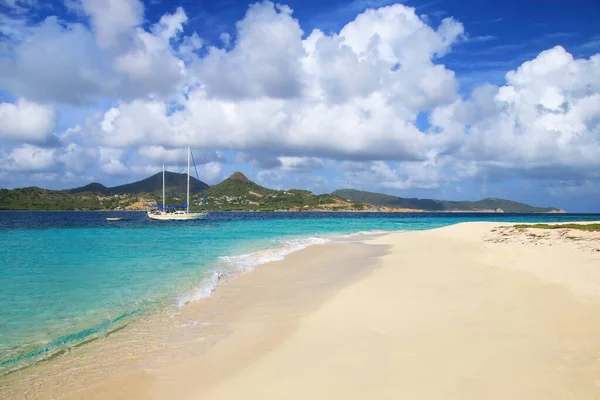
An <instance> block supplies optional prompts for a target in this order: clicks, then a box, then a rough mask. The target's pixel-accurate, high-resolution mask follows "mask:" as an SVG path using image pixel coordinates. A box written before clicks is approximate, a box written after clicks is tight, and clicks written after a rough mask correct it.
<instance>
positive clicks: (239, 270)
mask: <svg viewBox="0 0 600 400" xmlns="http://www.w3.org/2000/svg"><path fill="white" fill-rule="evenodd" d="M328 242H330V240H329V239H326V238H321V237H308V238H302V239H289V240H282V241H281V244H282V246H281V247H277V248H274V249H268V250H263V251H258V252H254V253H248V254H241V255H237V256H223V257H220V265H219V268H218V269H217V270H215V271H212V272H211V274H210V275H209V276H208V277H207V278H205V279H204V280H203V281H202V282H201V283H200V285H199V286H198V287H197V288H196V290H194V291H193V292H191V293H187V294H184V295H183V296H181V297H179V299H178V300H177V306H178V307H182V306H184V305H186V304H187V303H190V302H193V301H197V300H200V299H204V298H206V297H208V296H210V295H211V294H212V292H214V291H215V289H216V288H217V284H218V282H219V280H221V279H222V278H225V277H227V278H229V277H236V276H239V275H242V274H245V273H247V272H250V271H252V270H253V269H254V268H256V267H258V266H259V265H262V264H266V263H269V262H273V261H281V260H283V259H284V258H285V257H286V256H287V255H289V254H292V253H295V252H296V251H299V250H303V249H305V248H307V247H309V246H312V245H315V244H325V243H328Z"/></svg>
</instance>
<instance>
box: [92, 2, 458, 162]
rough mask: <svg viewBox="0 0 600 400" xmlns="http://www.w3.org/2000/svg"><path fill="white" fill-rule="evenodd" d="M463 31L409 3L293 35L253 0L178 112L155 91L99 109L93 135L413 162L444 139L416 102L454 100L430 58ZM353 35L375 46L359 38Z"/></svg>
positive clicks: (203, 64) (108, 141) (445, 75)
mask: <svg viewBox="0 0 600 400" xmlns="http://www.w3.org/2000/svg"><path fill="white" fill-rule="evenodd" d="M402 24H404V26H403V25H402ZM462 30H463V28H462V25H461V24H460V23H458V22H456V21H453V20H450V19H447V20H445V21H444V22H443V23H442V25H441V26H440V28H439V29H438V30H437V31H436V30H433V29H432V28H430V27H429V26H427V25H426V24H425V23H424V22H423V21H421V20H420V19H419V18H418V17H417V16H416V15H415V14H414V9H412V8H409V7H405V6H403V5H395V6H392V7H385V8H383V9H380V10H378V11H377V12H373V11H372V10H369V11H367V12H366V13H365V14H363V15H360V16H359V17H357V19H356V20H355V21H353V22H350V23H349V24H347V25H346V26H345V27H344V29H343V30H342V32H341V33H340V34H332V35H325V34H324V33H322V32H320V31H314V32H313V33H312V34H311V35H310V36H309V37H307V38H306V39H305V40H302V31H301V29H300V27H299V24H298V21H296V20H294V19H293V18H292V16H291V10H289V9H288V8H286V7H282V6H275V5H273V4H272V3H270V2H264V3H258V4H255V5H253V6H251V7H250V8H249V10H248V13H247V14H246V17H245V18H244V20H242V21H240V22H239V23H238V34H237V41H236V43H235V44H234V46H233V47H232V48H231V49H229V50H228V49H217V48H215V47H213V48H211V49H210V50H209V53H208V55H207V56H206V57H204V58H202V59H200V60H199V61H198V65H197V68H196V69H193V70H192V71H195V72H196V73H197V79H199V82H200V83H201V85H200V86H199V87H198V88H196V89H193V90H191V91H190V92H189V93H187V97H186V98H182V99H180V103H179V105H180V106H181V107H180V109H179V110H177V111H175V112H172V113H170V112H169V111H170V110H169V108H168V107H167V105H166V104H165V103H164V102H162V101H159V100H135V101H132V102H122V103H121V104H120V105H119V107H118V108H114V109H111V110H110V111H109V112H107V113H106V115H105V118H104V120H103V121H102V124H101V126H102V132H101V133H100V136H101V140H102V143H103V144H104V145H106V146H113V147H135V146H139V145H143V144H151V145H159V146H168V145H170V146H184V145H187V144H191V145H194V146H201V147H208V148H216V149H233V150H239V151H261V150H262V149H269V151H271V152H274V153H280V154H281V153H287V155H288V156H316V155H318V156H330V157H336V158H357V159H376V158H384V159H399V160H400V159H408V160H419V159H422V158H423V157H424V155H423V153H424V151H426V150H427V149H429V148H432V147H443V146H444V143H445V142H446V141H447V138H446V137H444V136H443V135H436V136H433V135H424V134H422V133H421V132H419V130H418V129H417V128H416V126H415V124H414V123H415V120H416V117H417V115H418V113H419V112H420V111H422V110H424V109H428V108H431V107H434V106H436V105H439V104H448V103H450V102H452V101H454V100H455V99H456V97H457V93H456V86H457V84H456V81H455V79H454V75H453V73H452V72H451V71H448V70H446V69H445V68H444V67H443V66H441V65H436V64H435V63H434V61H433V59H434V58H435V57H438V56H440V55H442V54H444V53H445V52H447V51H448V49H449V47H450V46H451V43H452V42H453V41H456V40H457V39H458V38H459V37H460V35H461V33H462ZM360 32H363V35H364V36H365V37H366V38H367V42H372V43H374V46H375V47H377V46H379V48H378V49H377V48H367V47H365V46H366V45H364V43H363V41H361V40H362V37H361V36H360ZM430 42H431V43H430ZM264 43H269V46H265V45H264ZM425 44H427V45H425ZM411 52H412V54H413V55H414V60H413V58H411V57H409V56H408V54H409V53H411ZM415 60H418V61H415ZM398 63H400V64H401V65H397V64H398ZM400 93H401V94H402V95H400Z"/></svg>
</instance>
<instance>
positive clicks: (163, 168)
mask: <svg viewBox="0 0 600 400" xmlns="http://www.w3.org/2000/svg"><path fill="white" fill-rule="evenodd" d="M162 210H163V212H165V164H163V209H162Z"/></svg>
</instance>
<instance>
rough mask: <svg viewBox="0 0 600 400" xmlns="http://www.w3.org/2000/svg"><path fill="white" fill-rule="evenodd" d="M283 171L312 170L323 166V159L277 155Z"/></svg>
mask: <svg viewBox="0 0 600 400" xmlns="http://www.w3.org/2000/svg"><path fill="white" fill-rule="evenodd" d="M279 161H280V162H281V169H282V170H284V171H296V172H302V171H312V170H317V169H321V168H323V160H321V159H320V158H317V157H279Z"/></svg>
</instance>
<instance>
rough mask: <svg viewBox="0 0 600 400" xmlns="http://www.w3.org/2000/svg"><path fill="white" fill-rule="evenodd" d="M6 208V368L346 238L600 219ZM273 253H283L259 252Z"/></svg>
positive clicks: (1, 264) (2, 265)
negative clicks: (164, 214)
mask: <svg viewBox="0 0 600 400" xmlns="http://www.w3.org/2000/svg"><path fill="white" fill-rule="evenodd" d="M108 215H115V213H94V212H89V213H83V212H63V213H58V212H57V213H50V212H0V243H2V246H1V247H0V287H1V291H0V304H1V308H0V373H1V372H7V371H10V370H14V369H16V368H20V367H23V366H26V365H28V364H30V363H32V362H35V361H38V360H40V359H44V358H47V357H49V356H51V355H52V354H54V353H56V352H57V351H60V350H62V349H64V348H65V347H69V346H74V345H77V344H78V343H80V342H81V341H83V340H88V339H90V338H95V337H99V336H103V335H105V334H106V333H108V332H110V331H111V330H112V329H116V328H118V327H119V326H122V325H123V324H125V323H127V322H128V321H130V320H132V318H135V317H136V315H142V314H144V313H148V312H152V311H154V310H160V309H164V308H165V307H179V306H181V305H183V304H185V303H186V302H188V301H193V300H196V299H199V298H201V297H205V296H207V295H210V293H211V291H212V290H213V289H214V286H215V284H216V282H217V280H218V278H219V277H220V276H223V275H230V276H231V275H236V274H239V273H241V272H244V271H247V270H250V269H251V268H253V267H255V266H257V265H259V264H261V263H264V262H267V261H270V260H273V259H278V258H281V257H283V256H284V255H285V254H287V253H289V252H291V251H294V250H298V249H301V248H304V247H306V246H308V245H310V244H313V243H321V242H323V241H324V239H326V238H328V237H330V236H332V235H339V234H348V233H356V232H368V231H375V230H382V231H394V230H419V229H430V228H435V227H441V226H445V225H450V224H454V223H458V222H462V221H474V220H495V221H522V222H551V221H569V220H598V219H600V216H598V215H595V216H594V215H506V214H505V215H502V214H493V215H492V214H489V215H488V214H450V215H448V214H422V213H421V214H378V213H377V214H376V213H362V214H361V213H358V214H349V213H340V214H331V213H328V214H323V213H321V214H319V213H316V214H312V213H295V214H291V213H290V214H288V213H213V214H212V215H211V216H210V217H209V218H208V219H206V220H202V221H190V222H175V223H169V222H156V221H149V220H147V219H146V218H145V216H144V214H143V213H123V214H120V216H124V218H125V220H124V221H122V222H116V223H115V222H110V223H109V222H106V221H105V217H106V216H108ZM266 249H277V250H275V251H270V252H268V253H261V254H255V253H256V252H260V251H263V250H266Z"/></svg>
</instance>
